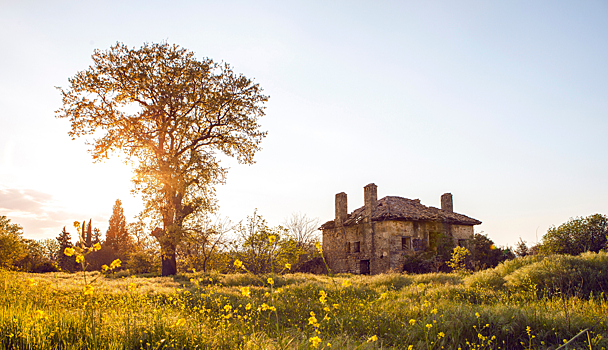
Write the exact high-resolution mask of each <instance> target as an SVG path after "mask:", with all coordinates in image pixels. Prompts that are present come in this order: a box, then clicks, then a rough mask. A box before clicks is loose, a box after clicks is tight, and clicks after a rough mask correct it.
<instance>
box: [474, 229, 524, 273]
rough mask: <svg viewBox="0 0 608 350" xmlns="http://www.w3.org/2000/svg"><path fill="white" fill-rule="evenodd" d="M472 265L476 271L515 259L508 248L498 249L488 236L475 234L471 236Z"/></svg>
mask: <svg viewBox="0 0 608 350" xmlns="http://www.w3.org/2000/svg"><path fill="white" fill-rule="evenodd" d="M473 245H474V247H475V248H474V255H473V265H474V266H475V269H477V270H483V269H487V268H492V267H495V266H496V265H498V264H499V263H501V262H503V261H505V260H509V259H513V258H515V255H514V254H513V253H512V252H511V250H510V249H509V248H505V249H502V248H499V247H497V246H496V245H495V244H494V242H493V241H492V240H491V239H490V238H489V237H488V235H485V234H481V233H476V234H475V235H474V236H473Z"/></svg>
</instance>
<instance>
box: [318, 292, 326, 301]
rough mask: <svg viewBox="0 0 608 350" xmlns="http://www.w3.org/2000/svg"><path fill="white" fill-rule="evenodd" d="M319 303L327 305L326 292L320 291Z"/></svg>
mask: <svg viewBox="0 0 608 350" xmlns="http://www.w3.org/2000/svg"><path fill="white" fill-rule="evenodd" d="M319 295H320V297H319V301H320V302H321V304H325V302H326V301H327V294H325V291H324V290H322V291H319Z"/></svg>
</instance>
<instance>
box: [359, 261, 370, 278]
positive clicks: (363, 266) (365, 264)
mask: <svg viewBox="0 0 608 350" xmlns="http://www.w3.org/2000/svg"><path fill="white" fill-rule="evenodd" d="M359 267H360V270H359V271H360V273H361V274H362V275H369V260H361V261H360V262H359Z"/></svg>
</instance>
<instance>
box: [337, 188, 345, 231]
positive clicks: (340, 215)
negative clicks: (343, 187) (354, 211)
mask: <svg viewBox="0 0 608 350" xmlns="http://www.w3.org/2000/svg"><path fill="white" fill-rule="evenodd" d="M347 214H348V205H347V202H346V193H344V192H340V193H337V194H336V221H335V222H336V225H341V224H342V223H343V222H344V220H346V215H347Z"/></svg>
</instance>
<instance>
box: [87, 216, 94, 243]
mask: <svg viewBox="0 0 608 350" xmlns="http://www.w3.org/2000/svg"><path fill="white" fill-rule="evenodd" d="M92 221H93V219H89V224H88V225H87V235H86V238H85V242H86V245H87V247H90V246H91V243H92V242H91V238H92V235H91V233H92V232H91V230H92V226H91V223H92Z"/></svg>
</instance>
